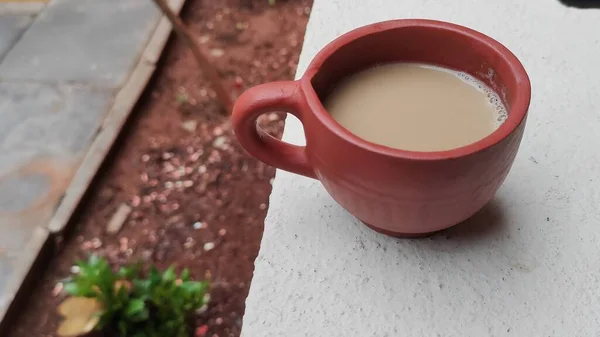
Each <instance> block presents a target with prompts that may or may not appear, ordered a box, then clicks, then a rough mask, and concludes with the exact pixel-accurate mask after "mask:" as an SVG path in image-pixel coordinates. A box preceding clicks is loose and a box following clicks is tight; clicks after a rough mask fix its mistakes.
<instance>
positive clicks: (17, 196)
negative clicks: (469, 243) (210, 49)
mask: <svg viewBox="0 0 600 337" xmlns="http://www.w3.org/2000/svg"><path fill="white" fill-rule="evenodd" d="M160 19H161V15H160V13H159V11H158V10H157V9H156V8H155V7H154V4H153V3H152V1H149V0H102V1H98V0H54V1H50V2H48V3H47V4H46V3H45V2H43V1H40V2H33V3H32V2H28V3H20V2H17V1H15V2H6V1H0V321H1V320H2V319H3V318H4V317H5V314H6V311H7V309H8V308H9V306H10V305H11V302H12V300H13V298H14V295H15V292H16V291H17V290H18V289H19V285H20V282H21V281H22V279H23V278H24V276H25V275H26V273H27V272H28V271H29V267H30V266H31V263H32V261H34V260H35V258H36V256H37V254H38V252H39V250H40V249H41V247H42V246H43V244H44V242H45V240H47V239H48V238H49V234H50V233H49V230H48V228H47V226H48V223H49V221H50V219H51V218H52V216H53V214H54V212H55V210H56V209H57V207H58V206H59V205H60V203H61V200H62V199H63V196H64V194H65V191H66V190H67V188H68V187H69V184H70V182H71V180H72V178H73V176H74V174H75V172H77V169H78V168H79V166H80V165H81V163H82V160H83V158H85V156H86V153H87V152H88V151H89V150H90V145H91V144H92V142H93V141H94V139H95V137H96V136H97V135H98V132H99V131H100V129H101V126H102V124H103V122H104V121H105V118H106V117H107V115H108V113H109V111H110V109H111V107H112V105H113V102H114V100H115V95H117V93H118V92H119V90H120V89H121V87H122V86H123V84H124V83H125V82H126V80H127V79H128V78H129V76H130V75H131V74H132V72H133V70H134V68H135V67H136V65H137V63H138V62H139V60H140V57H141V55H142V52H143V51H144V49H145V47H146V45H147V44H148V42H149V40H150V38H151V37H152V36H153V33H154V30H155V28H156V27H157V25H158V23H159V21H160ZM90 174H93V172H92V173H90Z"/></svg>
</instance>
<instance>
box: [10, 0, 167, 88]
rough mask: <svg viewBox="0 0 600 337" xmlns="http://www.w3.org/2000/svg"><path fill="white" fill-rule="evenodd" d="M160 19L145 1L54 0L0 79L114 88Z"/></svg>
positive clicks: (19, 47)
mask: <svg viewBox="0 0 600 337" xmlns="http://www.w3.org/2000/svg"><path fill="white" fill-rule="evenodd" d="M159 17H160V16H159V11H158V10H157V9H156V6H155V5H154V3H153V2H152V1H148V0H127V1H123V0H103V1H98V0H54V1H52V2H51V3H50V4H49V5H48V7H47V8H46V9H45V10H44V11H43V12H42V13H41V14H40V15H39V16H38V18H37V20H36V21H35V23H34V24H33V25H32V26H31V27H30V29H28V30H27V32H26V33H25V35H24V36H23V37H22V39H21V40H20V41H19V44H18V45H17V46H15V48H13V50H12V51H11V52H10V53H9V54H8V55H7V56H6V58H5V60H4V61H3V62H2V64H0V79H24V80H36V81H58V82H73V81H74V82H80V83H81V82H86V83H92V84H94V85H103V86H116V85H119V84H120V83H121V82H122V81H123V80H124V79H125V77H126V75H127V74H128V73H129V72H130V71H131V68H133V66H134V65H135V63H136V60H137V58H136V56H138V54H139V53H141V51H142V49H143V47H144V45H145V42H146V40H147V39H148V32H149V31H152V30H153V29H154V27H155V26H156V23H157V20H158V19H159Z"/></svg>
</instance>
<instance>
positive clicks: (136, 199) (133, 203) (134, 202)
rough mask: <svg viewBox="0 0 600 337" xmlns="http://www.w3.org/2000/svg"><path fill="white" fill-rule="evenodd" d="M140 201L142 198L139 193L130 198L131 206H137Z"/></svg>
mask: <svg viewBox="0 0 600 337" xmlns="http://www.w3.org/2000/svg"><path fill="white" fill-rule="evenodd" d="M141 202H142V198H140V196H139V195H134V196H133V198H131V206H133V207H138V206H139V205H140V203H141Z"/></svg>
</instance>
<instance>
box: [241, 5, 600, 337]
mask: <svg viewBox="0 0 600 337" xmlns="http://www.w3.org/2000/svg"><path fill="white" fill-rule="evenodd" d="M393 18H432V19H439V20H445V21H450V22H454V23H458V24H462V25H465V26H468V27H471V28H474V29H476V30H479V31H481V32H483V33H485V34H488V35H490V36H492V37H494V38H496V39H497V40H499V41H500V42H502V43H503V44H505V45H506V46H507V47H508V48H509V49H511V50H512V51H513V52H514V53H515V54H516V55H517V56H518V57H519V58H520V59H521V60H522V62H523V64H524V65H525V67H526V69H527V70H528V72H529V74H530V76H531V80H532V86H533V99H532V104H531V109H530V117H529V121H528V125H527V130H526V134H525V138H524V139H523V143H522V146H521V149H520V152H519V155H518V157H517V160H516V162H515V165H514V166H513V169H512V171H511V173H510V175H509V177H508V179H507V181H506V182H505V184H504V186H503V187H502V188H501V190H500V191H499V193H498V195H497V197H496V199H495V200H494V201H493V202H492V203H491V204H490V205H489V206H487V207H486V208H485V209H484V211H483V212H482V213H480V214H478V215H477V216H475V217H474V218H473V219H471V220H470V221H468V222H467V223H466V224H464V225H461V226H459V227H457V228H454V229H451V230H450V231H448V232H446V233H444V234H443V235H441V236H436V237H434V238H431V239H424V240H397V239H393V238H389V237H385V236H383V235H380V234H376V233H374V232H372V231H371V230H369V229H367V228H365V227H363V226H362V225H361V224H360V223H359V222H358V221H356V220H354V219H353V218H352V217H351V216H350V215H348V214H347V213H346V212H345V211H344V210H343V209H341V208H340V207H339V206H337V205H336V204H335V203H334V201H333V200H332V199H331V198H330V197H329V196H328V195H327V193H326V192H325V191H324V189H323V188H322V187H321V185H320V184H319V183H318V182H317V181H313V180H309V179H306V178H302V177H300V176H296V175H292V174H289V173H287V172H282V171H278V172H277V177H276V179H275V182H274V186H273V193H272V195H271V206H270V210H269V214H268V217H267V220H266V223H265V233H264V236H263V241H262V246H261V250H260V254H259V257H258V259H257V261H256V271H255V275H254V279H253V281H252V286H251V289H250V294H249V296H248V300H247V307H246V314H245V317H244V327H243V332H242V336H244V337H258V336H277V337H279V336H289V337H295V336H328V337H332V336H405V337H407V336H444V337H447V336H461V337H462V336H477V337H481V336H598V335H599V334H600V240H599V239H600V152H599V151H600V150H599V149H600V33H599V32H600V30H599V29H600V26H599V25H600V10H579V9H570V8H566V7H563V6H562V5H561V4H560V3H559V1H558V0H528V1H520V0H503V1H481V0H452V1H451V0H441V1H424V0H404V1H397V0H373V1H348V0H316V1H315V4H314V7H313V10H312V15H311V18H310V21H309V24H308V30H307V33H306V40H305V42H304V49H303V51H302V56H301V58H300V66H299V69H298V74H299V75H300V74H302V73H303V71H304V70H305V69H306V67H307V65H308V63H309V61H310V60H311V59H312V57H313V56H314V55H315V54H316V52H317V51H318V50H319V49H320V48H321V47H323V46H324V45H325V44H326V43H328V42H329V41H331V40H332V39H334V38H335V37H336V36H338V35H340V34H341V33H343V32H346V31H348V30H350V29H353V28H355V27H358V26H360V25H364V24H368V23H372V22H376V21H381V20H387V19H393ZM303 138H304V135H303V132H302V128H301V125H300V124H299V123H298V122H297V121H296V120H292V119H291V118H290V119H288V123H287V125H286V129H285V134H284V139H285V140H287V141H290V142H294V143H302V142H303Z"/></svg>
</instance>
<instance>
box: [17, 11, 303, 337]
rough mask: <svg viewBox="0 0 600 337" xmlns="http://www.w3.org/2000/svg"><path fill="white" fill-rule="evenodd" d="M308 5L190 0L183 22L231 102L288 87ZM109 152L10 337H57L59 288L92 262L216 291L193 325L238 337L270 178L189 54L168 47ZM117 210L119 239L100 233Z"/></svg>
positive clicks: (272, 122) (276, 128) (275, 125)
mask: <svg viewBox="0 0 600 337" xmlns="http://www.w3.org/2000/svg"><path fill="white" fill-rule="evenodd" d="M311 3H312V0H296V1H284V0H277V1H276V5H275V6H270V5H269V3H268V1H267V0H254V1H248V0H204V1H202V0H188V4H187V5H186V7H185V8H184V11H183V18H184V21H185V22H186V23H187V24H188V25H189V27H190V29H191V30H192V31H193V32H194V33H195V34H196V35H197V36H198V38H199V40H200V41H201V42H202V43H203V46H204V47H205V49H206V50H207V51H209V52H210V54H211V55H212V58H213V60H214V62H215V65H216V67H217V68H218V69H219V71H220V73H221V75H222V77H223V79H224V80H225V81H226V85H227V86H228V87H230V88H234V89H233V92H234V94H235V95H236V96H237V95H239V94H240V93H241V92H242V91H243V90H244V89H245V88H247V87H250V86H252V85H256V84H259V83H264V82H268V81H274V80H285V79H291V78H293V76H294V74H295V70H296V65H297V62H298V54H299V52H300V47H301V43H302V38H303V36H304V29H305V26H306V22H307V20H308V13H309V12H310V6H311ZM283 117H284V116H282V115H280V114H275V113H272V114H270V115H267V116H264V118H263V119H262V121H261V124H262V125H263V127H265V128H266V129H268V130H269V131H270V132H271V133H272V134H275V135H280V133H281V130H282V127H283ZM118 146H119V147H120V148H119V149H118V151H117V153H116V154H115V156H113V157H112V158H111V159H110V162H109V163H108V164H107V165H106V169H105V170H104V172H102V173H101V176H100V177H99V182H98V183H97V185H96V187H95V188H94V189H93V190H92V193H91V197H90V199H89V201H88V202H87V203H86V204H85V205H84V206H83V212H82V216H81V217H80V218H78V221H77V225H76V228H75V229H74V234H73V235H71V236H69V239H67V240H66V242H63V244H62V245H61V247H62V249H61V250H60V251H59V252H58V254H57V256H55V257H54V258H53V261H52V262H51V264H50V265H49V267H48V270H47V272H46V274H45V275H44V278H43V279H42V280H41V282H40V283H39V286H38V287H37V289H36V290H35V291H34V292H33V294H32V295H31V296H30V300H29V302H28V303H27V304H26V306H25V308H24V310H23V311H22V314H21V315H20V317H19V318H18V319H17V321H16V322H15V325H14V328H12V329H11V332H10V334H9V337H48V336H54V335H55V331H56V327H57V324H58V322H59V317H58V316H57V314H56V313H55V310H56V307H57V305H58V304H59V303H60V302H61V301H62V299H63V298H64V295H63V294H62V293H60V292H59V290H60V283H59V282H60V280H62V279H64V278H65V277H67V276H68V275H69V273H70V268H71V266H72V265H73V263H74V261H76V260H77V259H81V258H84V257H85V256H86V255H87V254H90V253H94V254H99V255H102V256H106V257H107V258H108V259H109V261H110V262H111V263H113V264H114V265H115V266H117V265H120V264H123V263H126V262H135V261H138V260H140V259H141V260H143V261H145V262H147V263H154V264H156V265H157V266H158V267H159V268H165V267H167V266H169V265H171V264H175V265H176V266H178V268H180V269H181V268H184V267H187V268H190V269H191V271H192V276H193V277H194V278H196V279H209V280H210V281H211V283H212V286H213V288H212V290H211V302H210V305H209V308H208V310H207V311H206V312H205V313H203V314H202V315H201V317H199V318H198V320H197V322H196V323H197V327H200V326H202V325H207V326H208V331H207V332H206V334H205V335H206V336H209V337H218V336H221V337H223V336H226V337H229V336H239V334H240V329H241V325H242V316H243V313H244V302H245V299H246V296H247V294H248V288H249V284H250V280H251V278H252V272H253V270H254V259H255V257H256V255H257V252H258V248H259V244H260V239H261V236H262V231H263V221H264V218H265V214H266V210H267V207H268V197H269V194H270V191H271V181H272V179H273V177H274V174H275V171H274V169H273V168H271V167H268V166H266V165H264V164H262V163H260V162H258V161H256V160H254V159H253V158H250V157H249V156H248V155H247V154H245V153H244V151H243V150H242V149H241V147H240V146H239V145H238V144H237V142H236V141H235V140H234V137H233V135H232V131H231V127H230V125H229V123H228V117H227V116H224V115H223V114H222V113H221V112H219V105H218V103H217V102H216V100H215V95H214V93H213V92H212V90H211V89H210V86H209V85H208V83H207V81H206V80H205V79H204V77H203V76H202V74H201V72H200V71H199V69H198V67H197V65H196V64H195V61H194V59H193V57H192V54H191V53H190V52H189V50H187V49H186V48H185V47H184V46H183V44H181V43H180V42H179V41H177V40H176V39H174V40H173V41H172V42H171V43H170V44H169V46H168V48H167V51H166V53H165V55H164V58H163V62H162V65H161V67H160V68H159V70H158V71H157V73H156V74H155V79H154V80H153V81H152V83H151V84H150V86H149V87H148V89H147V90H146V94H145V96H144V98H143V100H142V101H141V102H140V104H139V106H138V107H137V108H136V111H135V112H134V120H133V121H132V123H131V125H130V127H129V128H128V129H127V135H126V137H125V139H124V140H123V141H121V142H120V143H119V145H118ZM122 204H128V205H130V206H131V207H132V208H133V212H132V213H131V214H130V216H129V218H128V220H127V221H126V222H125V224H124V226H123V228H122V229H121V231H120V232H119V233H118V234H116V235H110V234H107V233H106V225H107V223H108V222H109V220H110V219H111V218H112V216H113V215H114V214H115V212H116V210H117V209H118V208H119V207H120V206H121V205H122Z"/></svg>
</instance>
